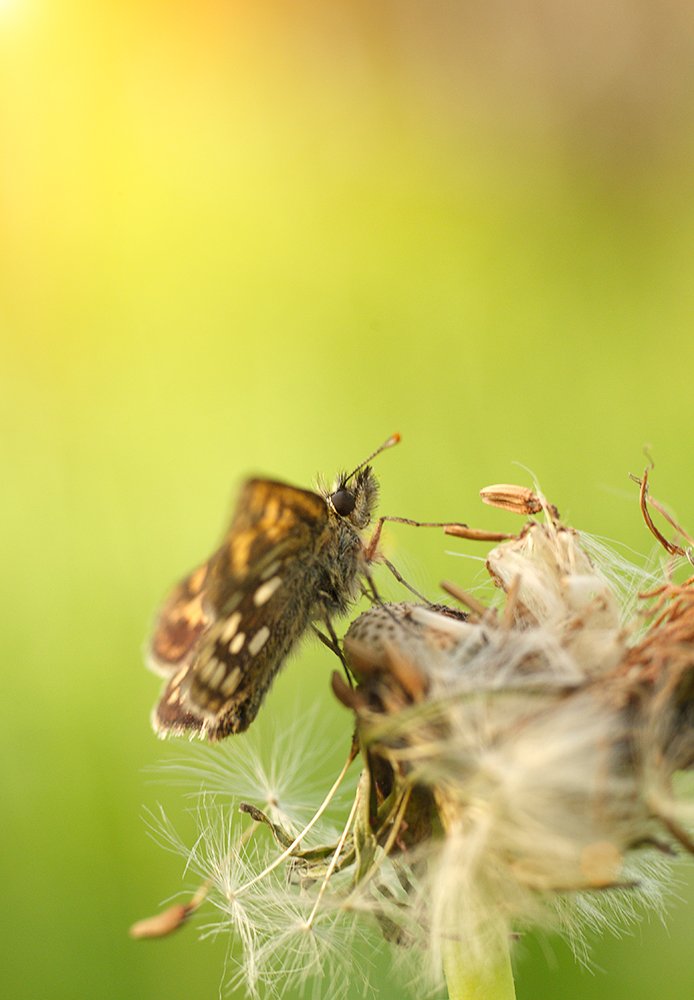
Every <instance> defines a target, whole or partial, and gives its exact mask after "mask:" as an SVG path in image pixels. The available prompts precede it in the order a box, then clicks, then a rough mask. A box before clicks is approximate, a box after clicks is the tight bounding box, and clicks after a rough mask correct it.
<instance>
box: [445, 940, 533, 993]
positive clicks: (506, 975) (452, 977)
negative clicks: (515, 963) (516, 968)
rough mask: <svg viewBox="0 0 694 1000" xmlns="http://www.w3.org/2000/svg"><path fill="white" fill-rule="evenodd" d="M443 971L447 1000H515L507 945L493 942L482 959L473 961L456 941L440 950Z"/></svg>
mask: <svg viewBox="0 0 694 1000" xmlns="http://www.w3.org/2000/svg"><path fill="white" fill-rule="evenodd" d="M443 970H444V974H445V977H446V985H447V986H448V996H449V1000H515V997H516V989H515V986H514V983H513V970H512V968H511V955H510V952H509V947H508V942H507V941H506V940H502V939H498V938H497V939H496V941H495V942H494V945H493V946H492V947H490V950H488V951H487V954H486V955H485V956H484V961H480V960H477V961H475V960H474V959H472V958H471V957H470V954H469V952H468V951H466V949H464V948H463V947H461V945H460V943H459V942H457V941H453V942H449V943H448V944H447V945H446V947H445V949H444V956H443Z"/></svg>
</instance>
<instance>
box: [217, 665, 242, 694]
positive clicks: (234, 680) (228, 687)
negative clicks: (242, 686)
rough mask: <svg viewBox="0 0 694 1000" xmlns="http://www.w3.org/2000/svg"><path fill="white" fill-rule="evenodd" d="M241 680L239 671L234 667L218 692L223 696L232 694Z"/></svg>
mask: <svg viewBox="0 0 694 1000" xmlns="http://www.w3.org/2000/svg"><path fill="white" fill-rule="evenodd" d="M240 680H241V671H240V670H239V668H238V667H234V669H233V670H232V671H231V673H230V674H229V676H228V677H227V679H226V680H225V681H224V683H223V684H222V686H221V688H220V691H221V692H222V694H223V695H227V696H228V695H230V694H233V693H234V691H235V690H236V688H237V687H238V686H239V681H240Z"/></svg>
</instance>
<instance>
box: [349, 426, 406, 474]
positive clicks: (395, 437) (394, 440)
mask: <svg viewBox="0 0 694 1000" xmlns="http://www.w3.org/2000/svg"><path fill="white" fill-rule="evenodd" d="M399 443H400V435H399V434H391V435H390V437H389V438H388V440H387V441H384V442H383V444H382V445H379V447H378V448H377V449H376V451H374V452H372V453H371V454H370V455H369V457H368V458H365V459H364V461H363V462H360V463H359V465H358V466H357V467H356V469H352V471H351V472H350V474H349V475H348V476H347V477H346V478H345V480H344V481H345V483H348V482H349V481H350V479H351V478H352V476H354V475H356V473H357V472H359V470H360V469H363V468H364V466H365V465H368V463H369V462H370V461H371V459H372V458H375V457H376V455H380V454H381V452H382V451H385V450H386V449H387V448H392V447H393V445H394V444H399Z"/></svg>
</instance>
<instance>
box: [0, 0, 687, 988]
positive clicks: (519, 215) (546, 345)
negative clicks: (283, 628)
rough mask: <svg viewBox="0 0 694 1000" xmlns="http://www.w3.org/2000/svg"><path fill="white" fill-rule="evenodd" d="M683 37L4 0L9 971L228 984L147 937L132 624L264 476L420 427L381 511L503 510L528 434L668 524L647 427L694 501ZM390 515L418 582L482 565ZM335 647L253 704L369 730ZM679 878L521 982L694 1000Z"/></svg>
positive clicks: (581, 24)
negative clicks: (495, 500) (647, 484)
mask: <svg viewBox="0 0 694 1000" xmlns="http://www.w3.org/2000/svg"><path fill="white" fill-rule="evenodd" d="M481 7H483V9H480V8H481ZM693 67H694V12H693V11H692V8H691V5H689V4H686V3H678V2H671V3H668V4H665V5H655V4H654V5H648V4H639V3H625V4H618V5H613V6H609V7H606V6H604V5H602V4H598V3H597V2H594V3H588V4H584V5H579V4H576V5H565V4H555V3H554V2H552V0H541V2H539V3H537V4H533V5H520V4H519V5H514V4H510V5H509V4H506V3H501V2H494V0H493V2H490V3H487V4H485V5H478V4H471V3H464V2H459V3H452V2H448V3H446V2H443V0H432V2H429V3H427V4H421V3H416V2H414V0H384V2H376V3H374V2H373V0H370V2H367V0H351V2H347V0H335V2H331V3H319V2H317V0H314V2H307V0H294V2H293V3H291V4H286V3H283V2H279V0H276V2H267V3H265V2H262V0H261V2H257V3H239V2H231V0H229V2H226V3H223V2H221V0H197V2H196V3H193V2H183V0H168V2H166V3H164V2H162V0H138V2H137V3H135V2H132V0H119V2H118V3H116V2H115V0H100V2H99V3H88V2H86V0H82V2H80V0H53V2H50V3H49V2H48V0H43V2H42V0H0V88H1V90H0V142H1V144H2V146H1V148H2V152H1V159H0V164H1V166H0V170H1V173H0V199H1V204H0V213H1V214H0V324H1V329H2V338H3V344H2V366H1V372H0V379H1V385H0V415H1V420H2V439H1V445H0V449H1V450H0V456H1V466H0V467H1V469H2V490H1V494H0V504H1V507H0V510H1V515H0V519H1V523H2V532H1V537H2V568H3V572H2V574H0V587H1V588H2V594H1V600H2V607H3V609H4V611H3V626H2V644H3V649H2V663H3V705H4V713H3V714H4V720H3V725H2V727H1V729H0V747H1V752H2V759H3V761H4V767H3V769H2V782H3V787H2V792H1V798H2V803H3V828H4V837H5V842H4V845H3V848H4V849H3V851H2V862H1V864H2V878H1V881H0V884H1V885H2V892H3V896H4V899H3V913H4V919H3V924H4V930H3V934H2V939H1V940H2V945H1V948H2V951H3V953H4V954H3V962H2V968H3V993H4V995H5V996H7V997H12V998H25V997H26V998H34V997H52V998H53V997H55V998H63V997H65V998H74V997H100V998H104V1000H106V998H117V1000H122V998H123V997H130V996H134V997H143V998H152V1000H158V998H167V1000H179V998H180V1000H182V998H189V997H196V998H205V997H209V998H212V997H215V996H217V993H218V986H219V982H220V979H221V976H222V963H223V958H224V945H223V944H222V943H220V942H216V943H213V942H203V943H198V941H197V940H196V932H195V929H194V928H193V927H188V928H186V929H185V930H184V931H183V932H182V933H180V934H178V935H176V936H174V937H173V938H172V939H170V940H165V941H161V942H153V943H150V942H146V943H136V942H132V941H131V940H129V939H128V937H127V928H128V925H129V924H130V923H131V922H132V921H133V920H134V919H136V918H138V917H140V916H144V915H146V914H147V913H150V912H153V911H154V910H156V908H157V905H158V903H159V901H160V900H161V899H163V898H165V897H167V896H169V895H170V894H171V893H173V892H175V891H176V890H177V889H178V888H179V887H180V884H181V882H180V880H181V877H182V863H181V862H180V861H179V860H178V859H176V858H174V857H172V856H171V855H167V854H165V853H164V852H162V851H161V850H160V849H159V848H157V847H156V846H155V845H153V844H152V843H151V841H150V840H149V839H148V838H147V836H146V831H145V827H144V824H143V821H142V810H143V806H145V805H149V806H152V805H154V804H155V803H156V802H157V801H158V800H161V801H163V802H164V803H165V804H166V806H167V809H169V810H170V811H171V812H172V813H173V814H174V815H175V814H176V811H177V809H179V806H180V803H179V799H180V793H179V791H178V790H176V789H175V788H174V789H167V788H166V787H163V788H162V787H161V786H158V787H154V786H152V784H151V783H150V778H149V776H148V774H147V773H146V771H145V768H146V767H147V766H149V765H151V764H153V763H155V762H157V761H159V760H161V759H162V758H163V757H165V756H166V755H167V753H169V754H170V753H171V752H172V751H171V750H170V748H169V747H168V746H163V745H162V744H160V743H158V742H157V741H156V739H155V737H154V736H153V734H152V733H151V731H150V728H149V723H148V713H149V710H150V707H151V704H152V702H153V701H154V699H155V697H156V694H157V690H158V686H159V685H158V681H157V679H156V678H155V677H153V676H151V675H149V674H148V673H146V672H145V670H144V669H143V668H142V665H141V649H142V647H143V643H144V640H145V637H146V635H147V632H148V629H149V627H150V623H151V618H152V614H153V611H154V609H155V608H156V606H157V604H158V602H159V601H160V599H161V597H162V595H163V594H164V593H165V592H166V590H167V588H168V587H169V586H170V584H171V583H172V582H173V580H174V579H176V578H177V577H178V576H179V575H180V574H181V573H182V572H183V571H185V570H187V569H188V568H189V567H190V566H192V565H194V564H195V563H196V562H197V561H199V559H200V558H201V557H203V556H205V555H206V554H207V552H208V551H209V550H210V549H211V548H212V546H213V545H214V543H215V541H216V540H217V538H218V536H219V533H220V531H221V530H222V529H223V527H224V524H225V521H226V517H227V512H228V508H229V504H230V498H231V496H232V495H233V490H234V489H235V487H236V486H237V484H238V482H239V481H240V479H241V478H242V477H243V476H244V475H245V474H247V473H249V472H260V473H264V474H269V475H272V476H275V477H278V478H285V479H287V480H288V481H290V482H293V483H296V484H299V485H305V486H309V485H310V484H311V483H312V481H313V477H314V475H315V473H316V472H317V471H319V470H320V471H322V472H324V473H326V474H328V475H332V473H333V472H334V471H336V470H337V469H339V468H343V467H345V466H350V467H351V465H354V464H356V462H358V461H359V460H360V459H361V458H363V457H364V456H365V455H366V453H367V452H368V451H370V450H371V449H372V448H373V447H375V446H376V445H377V444H378V443H379V442H380V441H381V440H382V439H383V438H385V437H386V436H387V435H388V434H390V433H391V432H393V431H395V430H397V431H400V433H401V434H402V436H403V444H402V445H401V446H400V447H399V448H398V449H397V450H396V451H393V452H390V453H388V454H387V455H384V456H382V457H381V458H380V459H379V460H378V467H377V468H378V474H379V477H380V480H381V483H382V488H383V489H382V502H381V511H382V512H385V513H392V514H402V515H406V516H410V517H416V518H422V519H441V518H444V519H445V518H455V519H463V520H466V521H469V522H470V523H473V524H476V525H479V526H488V527H491V526H501V527H507V526H508V525H512V524H515V522H514V521H513V518H512V515H507V514H503V513H500V512H495V511H491V510H489V509H488V508H483V507H482V506H481V504H480V503H479V500H478V497H477V491H478V490H479V488H480V487H482V486H484V485H488V484H489V483H490V482H499V481H511V482H513V481H521V482H523V483H527V482H530V476H529V474H528V473H527V472H526V471H524V470H522V469H519V468H518V467H517V466H516V465H514V462H520V463H524V464H525V465H526V466H528V467H530V469H532V471H533V473H534V474H535V475H537V476H538V478H539V480H540V482H541V484H542V486H543V488H544V490H545V491H546V492H547V494H548V495H549V496H550V497H551V499H552V500H553V501H554V502H555V503H557V504H558V506H559V507H560V509H561V511H562V513H563V514H564V515H565V516H567V517H568V518H569V519H570V520H571V521H572V523H574V524H576V525H578V526H580V527H582V528H585V529H587V530H590V531H593V532H597V533H598V534H600V535H604V536H608V537H610V538H613V539H615V540H618V541H619V542H622V543H625V544H627V545H630V546H632V547H633V548H634V549H636V550H637V551H639V552H646V551H648V550H650V548H651V539H650V538H649V536H647V534H646V531H645V529H644V527H643V525H642V523H641V519H640V516H639V513H638V507H637V502H636V499H637V498H636V489H635V487H634V486H633V485H632V484H631V483H630V482H629V481H628V479H627V473H628V472H630V471H633V472H638V471H640V470H641V469H642V467H643V465H644V457H643V446H644V445H645V444H649V445H650V446H651V449H652V454H653V456H654V458H655V462H656V468H655V472H654V473H653V478H652V487H653V491H654V493H655V494H656V495H657V496H658V497H660V498H662V499H666V500H667V501H669V503H670V504H671V505H672V507H673V508H674V510H675V511H676V512H677V513H678V514H679V515H680V516H681V518H682V519H683V521H684V522H685V523H687V524H688V525H689V527H690V529H691V527H692V525H693V524H694V511H692V506H691V497H692V495H694V467H693V463H692V461H691V442H692V433H691V432H692V371H693V369H692V362H693V361H694V336H692V316H693V311H694V281H692V273H691V272H692V253H693V251H694V198H693V197H692V153H693V151H694V70H693ZM387 546H388V549H389V554H390V555H391V557H392V558H393V559H394V560H395V561H396V562H397V563H398V565H400V566H401V568H403V569H404V570H406V572H407V574H408V576H409V578H410V579H411V580H412V581H413V582H415V583H416V584H418V585H419V586H420V587H424V588H426V589H427V591H428V592H429V593H430V594H432V595H434V594H436V593H437V590H436V584H437V581H438V580H440V579H441V578H442V577H454V578H455V579H457V580H458V581H459V582H460V583H461V584H462V585H464V586H474V585H475V582H476V581H477V580H478V578H479V566H480V564H479V563H478V562H474V561H467V560H454V559H453V558H452V557H451V555H449V554H447V550H448V551H450V550H451V549H453V548H456V547H457V548H458V550H459V551H466V552H468V553H469V554H470V555H474V556H481V555H483V554H484V550H483V549H482V548H481V549H475V548H473V547H472V546H471V545H470V543H468V544H467V548H465V546H464V545H458V546H452V545H450V544H448V543H446V542H444V541H443V539H442V537H441V536H440V535H439V534H438V533H436V532H426V531H415V530H412V529H407V528H404V527H402V528H396V527H394V528H392V529H391V530H390V531H389V532H388V535H387ZM384 586H386V587H388V588H390V585H389V584H384ZM389 592H390V593H393V594H396V593H397V590H392V589H389ZM332 668H333V667H332V662H329V661H326V657H325V655H324V654H323V653H322V652H321V650H320V649H319V648H317V647H316V646H315V645H313V644H307V646H306V648H305V649H304V651H303V652H302V654H301V655H300V656H299V657H298V658H296V660H295V662H293V663H292V664H291V669H288V670H287V671H286V672H284V673H283V675H282V676H281V678H280V681H279V682H278V684H277V685H276V687H275V689H274V691H273V694H272V696H271V698H270V699H269V701H268V703H267V708H266V711H267V714H268V715H273V714H274V715H277V716H281V715H282V713H283V712H284V713H285V715H286V714H292V712H295V711H296V707H297V705H299V706H302V705H313V704H316V703H318V704H319V705H321V706H323V708H322V709H321V711H322V712H325V713H326V714H328V715H329V716H330V713H332V716H330V717H331V718H332V717H333V716H334V726H333V730H334V732H335V733H336V739H337V740H342V741H343V742H345V741H346V740H347V739H348V735H349V720H348V718H347V715H346V713H343V712H341V711H340V710H339V709H338V708H337V707H335V706H333V704H332V701H331V696H330V693H329V689H328V678H329V674H330V672H331V670H332ZM186 746H187V744H186V743H183V744H181V745H179V746H177V747H175V748H174V749H175V751H176V753H178V754H179V755H180V754H181V753H184V752H185V749H186ZM328 777H329V776H328V774H327V772H326V779H325V780H326V782H327V781H328ZM680 878H681V882H680V884H679V886H678V887H677V892H676V898H674V899H673V901H672V905H671V908H670V917H669V919H668V922H667V927H665V926H663V925H661V924H660V923H659V922H658V920H657V919H655V918H652V919H651V920H650V921H648V920H647V921H645V922H644V923H643V924H642V925H640V926H639V927H637V928H636V929H635V930H634V931H633V932H632V934H631V936H628V937H625V938H624V939H621V940H618V941H615V940H613V939H611V940H603V941H598V942H596V944H595V949H594V958H595V966H596V971H595V972H594V973H586V972H585V971H582V970H581V969H580V968H579V967H577V966H576V965H575V964H574V963H573V961H572V959H571V958H570V956H569V954H568V950H567V948H566V946H565V945H563V944H562V943H561V942H559V941H557V940H554V939H552V938H549V939H542V940H537V941H533V939H528V940H526V941H524V942H523V944H522V945H521V947H520V948H519V951H518V961H517V971H518V995H519V998H521V1000H523V998H528V1000H529V998H531V997H559V996H571V997H585V998H590V1000H598V998H603V997H610V998H611V1000H620V998H629V1000H646V998H649V1000H650V998H651V997H652V996H654V995H657V996H659V997H660V998H661V1000H679V998H684V997H689V996H690V995H691V994H690V987H691V976H692V968H691V947H690V946H691V930H692V917H691V908H690V909H688V908H687V905H686V900H687V898H688V899H689V901H690V903H691V902H694V890H693V888H692V886H694V881H693V880H692V878H691V876H688V878H689V881H688V886H687V870H686V866H684V865H682V867H681V870H680ZM377 982H378V984H379V989H380V996H381V997H385V998H388V1000H394V998H395V997H399V996H400V995H401V993H402V990H401V987H400V986H397V987H396V986H393V985H392V982H391V981H390V979H389V978H388V976H387V973H385V972H384V973H383V974H381V975H380V978H379V977H378V976H377ZM325 996H326V997H329V996H330V988H329V984H326V990H325Z"/></svg>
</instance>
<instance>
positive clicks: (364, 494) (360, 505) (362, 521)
mask: <svg viewBox="0 0 694 1000" xmlns="http://www.w3.org/2000/svg"><path fill="white" fill-rule="evenodd" d="M399 440H400V435H399V434H392V435H391V436H390V437H389V438H388V440H387V441H384V442H383V444H382V445H381V446H380V447H379V448H377V449H376V451H374V452H373V454H371V455H369V457H368V458H367V459H365V460H364V461H363V462H361V463H360V464H359V465H358V466H357V467H356V469H353V470H352V472H350V473H349V475H341V476H338V478H337V482H336V483H335V485H334V486H333V488H332V490H331V491H330V492H329V493H327V494H326V500H327V503H328V508H329V510H330V511H331V513H332V514H334V515H335V517H337V518H338V519H343V520H345V521H348V522H349V523H350V524H351V525H352V527H354V528H357V529H361V528H365V527H366V526H367V524H368V523H369V521H370V520H371V516H372V514H373V512H374V510H375V508H376V501H377V499H378V482H377V480H376V477H375V476H374V474H373V470H372V468H371V466H370V465H368V464H367V463H368V462H370V461H371V459H372V458H375V457H376V455H380V453H381V452H382V451H385V450H386V448H392V447H393V445H394V444H397V443H398V442H399Z"/></svg>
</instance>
